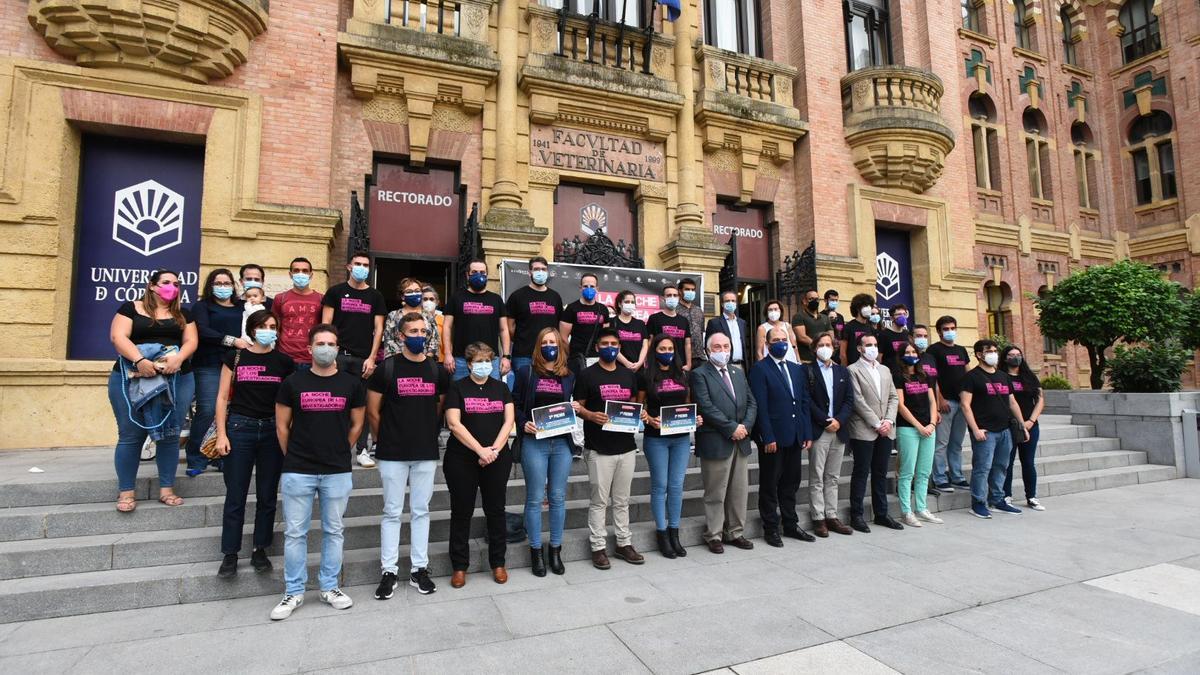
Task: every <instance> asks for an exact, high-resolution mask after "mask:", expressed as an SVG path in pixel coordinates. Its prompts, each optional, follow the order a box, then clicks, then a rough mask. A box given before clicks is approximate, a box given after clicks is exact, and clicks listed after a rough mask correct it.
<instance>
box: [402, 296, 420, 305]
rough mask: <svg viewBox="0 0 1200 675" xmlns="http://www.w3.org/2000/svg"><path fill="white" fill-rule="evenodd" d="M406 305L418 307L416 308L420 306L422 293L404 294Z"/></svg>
mask: <svg viewBox="0 0 1200 675" xmlns="http://www.w3.org/2000/svg"><path fill="white" fill-rule="evenodd" d="M404 304H406V305H408V306H409V307H416V306H418V305H420V304H421V294H420V293H405V294H404Z"/></svg>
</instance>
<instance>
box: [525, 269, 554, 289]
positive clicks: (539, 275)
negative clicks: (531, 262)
mask: <svg viewBox="0 0 1200 675" xmlns="http://www.w3.org/2000/svg"><path fill="white" fill-rule="evenodd" d="M529 276H530V277H532V278H533V283H535V284H537V285H538V286H542V285H544V284H545V283H546V280H547V279H549V278H550V273H549V272H547V271H546V270H536V271H535V272H534V273H533V274H531V275H529Z"/></svg>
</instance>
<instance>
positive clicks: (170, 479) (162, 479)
mask: <svg viewBox="0 0 1200 675" xmlns="http://www.w3.org/2000/svg"><path fill="white" fill-rule="evenodd" d="M179 296H180V288H179V274H177V273H176V272H172V271H170V270H157V271H154V272H152V273H151V274H150V278H149V280H148V282H147V283H146V290H145V294H144V295H143V296H142V299H141V300H133V301H130V302H126V303H124V304H123V305H121V306H120V307H119V308H118V309H117V313H116V315H115V316H113V320H112V326H111V327H110V329H109V339H110V340H112V343H113V347H114V348H116V351H117V362H116V363H115V364H114V365H113V372H112V375H110V376H109V378H108V401H109V403H110V404H111V405H112V409H113V416H114V417H116V421H117V446H116V450H115V452H114V455H115V464H116V469H117V490H118V491H119V496H118V498H117V510H118V511H120V512H122V513H132V512H133V510H134V509H135V508H137V500H136V499H135V497H134V488H135V484H136V482H137V470H138V463H139V461H140V459H141V450H142V443H143V442H145V440H146V436H147V435H149V436H150V437H151V438H153V439H155V442H156V443H157V444H158V449H157V456H156V460H157V464H158V486H159V497H158V501H160V502H162V503H163V504H165V505H166V506H179V505H181V504H183V499H182V498H180V497H179V495H177V494H175V471H176V469H178V467H179V431H180V428H181V426H182V425H183V420H184V418H185V417H187V411H188V408H189V407H190V406H191V405H192V395H193V394H194V393H195V380H194V379H193V378H192V370H191V365H190V364H189V360H190V359H191V357H192V354H193V353H195V351H196V343H197V338H196V324H195V323H194V322H193V321H192V314H191V312H189V311H188V310H186V309H183V307H181V306H180V302H179ZM155 378H162V380H161V381H156V379H155ZM131 383H133V384H134V386H133V387H131V386H130V384H131ZM159 383H161V384H165V385H166V386H165V389H166V391H164V392H160V393H157V394H154V395H152V396H151V395H149V394H148V392H150V391H156V390H157V389H158V387H155V386H154V385H155V384H159ZM139 385H147V386H139ZM131 390H133V395H134V398H135V399H136V398H137V397H138V395H139V393H146V394H147V395H146V400H145V401H138V400H134V401H132V402H131V399H130V394H131ZM167 393H169V394H170V395H171V396H170V399H169V403H168V402H167V401H168V399H165V398H163V397H164V396H165V394H167ZM137 403H145V405H143V406H140V407H139V406H137V405H134V404H137Z"/></svg>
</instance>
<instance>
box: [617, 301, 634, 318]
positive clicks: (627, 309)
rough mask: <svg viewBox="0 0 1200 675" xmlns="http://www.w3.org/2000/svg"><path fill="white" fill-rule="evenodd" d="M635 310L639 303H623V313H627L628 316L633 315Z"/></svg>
mask: <svg viewBox="0 0 1200 675" xmlns="http://www.w3.org/2000/svg"><path fill="white" fill-rule="evenodd" d="M635 311H637V305H635V304H634V303H632V302H625V303H621V313H622V314H625V315H627V316H633V313H634V312H635Z"/></svg>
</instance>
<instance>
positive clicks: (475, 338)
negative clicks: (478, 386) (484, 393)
mask: <svg viewBox="0 0 1200 675" xmlns="http://www.w3.org/2000/svg"><path fill="white" fill-rule="evenodd" d="M487 283H488V275H487V263H485V262H484V261H482V260H478V259H477V260H472V261H471V264H469V265H467V289H466V290H464V291H459V292H457V293H455V294H454V296H453V297H451V298H450V303H449V304H447V305H446V315H445V318H444V319H443V323H442V350H443V351H444V352H445V358H444V359H442V363H444V364H445V365H446V370H448V371H450V375H451V377H452V378H453V379H455V380H461V379H463V378H465V377H468V376H469V375H470V374H471V371H470V365H469V364H468V363H467V354H466V352H467V346H468V345H471V344H474V343H476V342H482V343H483V344H485V345H487V346H488V347H490V348H491V350H492V353H493V354H495V352H496V345H497V343H498V344H499V345H500V350H501V357H500V358H495V357H493V359H492V377H493V378H495V379H497V380H499V379H502V378H503V377H504V376H505V375H508V373H509V371H510V370H511V369H512V353H511V352H510V349H511V347H512V344H511V342H510V340H511V335H510V334H509V332H508V322H507V321H505V320H504V318H505V316H504V315H505V309H504V300H503V299H501V297H500V296H499V294H497V293H493V292H491V291H489V290H488V289H487Z"/></svg>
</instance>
